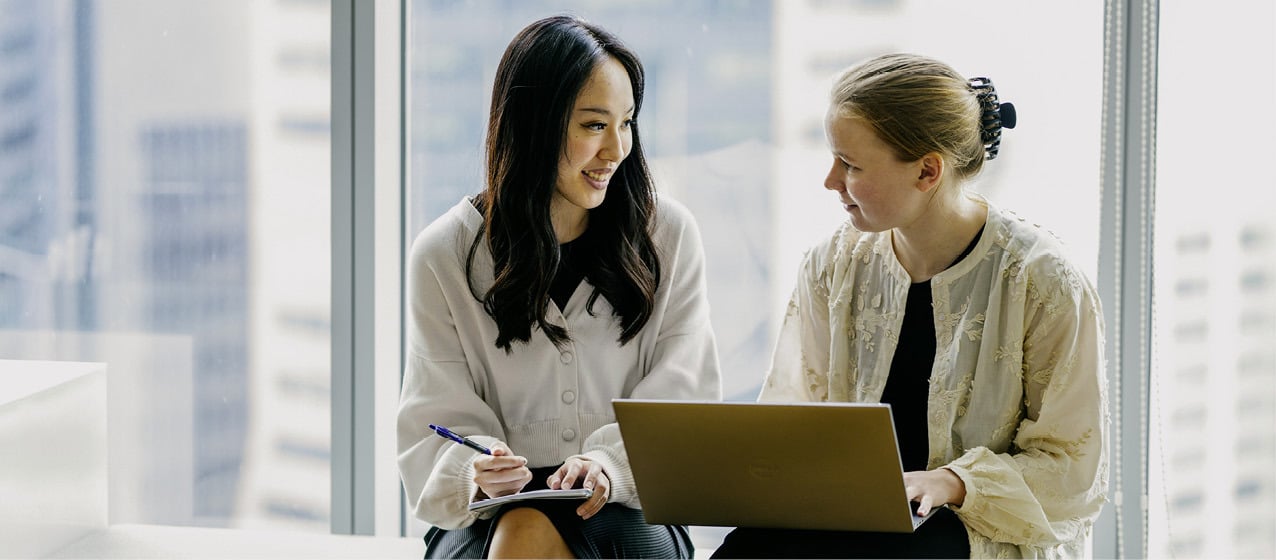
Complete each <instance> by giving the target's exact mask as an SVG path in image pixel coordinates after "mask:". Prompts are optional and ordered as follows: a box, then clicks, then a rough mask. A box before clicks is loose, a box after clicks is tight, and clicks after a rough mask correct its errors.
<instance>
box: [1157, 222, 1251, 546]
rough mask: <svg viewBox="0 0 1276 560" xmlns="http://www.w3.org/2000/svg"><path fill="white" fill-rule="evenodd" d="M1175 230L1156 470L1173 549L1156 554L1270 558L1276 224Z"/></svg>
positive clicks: (1160, 316) (1164, 303)
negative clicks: (1264, 556)
mask: <svg viewBox="0 0 1276 560" xmlns="http://www.w3.org/2000/svg"><path fill="white" fill-rule="evenodd" d="M1174 231H1175V233H1174V235H1173V236H1171V237H1169V240H1170V242H1171V246H1169V247H1167V248H1165V249H1163V250H1161V251H1160V252H1159V253H1158V255H1161V256H1162V260H1161V261H1159V262H1158V263H1157V270H1158V274H1160V275H1162V278H1160V279H1158V283H1160V284H1162V285H1163V288H1162V289H1161V290H1160V291H1158V293H1157V296H1158V297H1159V298H1160V300H1161V303H1160V304H1159V305H1157V310H1158V311H1157V318H1156V323H1157V324H1158V325H1159V326H1160V332H1158V333H1157V344H1158V347H1159V348H1158V350H1157V358H1158V363H1157V364H1156V366H1155V368H1154V374H1153V375H1154V381H1153V383H1154V386H1155V387H1156V390H1155V391H1154V393H1153V398H1154V404H1153V408H1152V410H1153V411H1154V412H1156V413H1159V414H1154V416H1153V419H1152V426H1151V433H1152V436H1153V440H1154V441H1153V446H1154V448H1159V450H1160V452H1159V453H1157V452H1154V453H1153V458H1154V460H1153V461H1152V463H1151V464H1150V467H1149V468H1150V469H1151V471H1152V472H1151V473H1150V474H1151V478H1152V481H1153V484H1154V486H1153V492H1152V496H1153V498H1152V499H1153V502H1152V503H1151V504H1150V507H1151V508H1152V510H1153V514H1154V515H1155V516H1157V517H1159V516H1160V512H1161V511H1162V510H1163V511H1165V513H1166V515H1167V518H1166V519H1165V520H1163V521H1161V520H1159V521H1160V522H1159V523H1154V528H1156V529H1157V530H1163V531H1165V535H1164V536H1163V537H1160V538H1155V539H1153V542H1154V543H1158V542H1159V543H1162V544H1163V545H1164V546H1165V547H1166V550H1151V551H1149V553H1150V555H1151V556H1159V555H1170V556H1175V557H1182V558H1186V557H1200V556H1218V557H1227V558H1253V557H1261V556H1263V555H1265V554H1267V553H1269V552H1270V551H1271V550H1272V549H1273V548H1274V547H1276V532H1274V531H1273V524H1272V523H1273V522H1272V520H1271V515H1270V513H1271V512H1272V511H1273V510H1276V485H1273V484H1272V473H1273V472H1276V382H1274V381H1273V380H1276V347H1273V346H1272V341H1273V340H1276V266H1274V265H1273V263H1276V228H1274V227H1273V226H1272V224H1271V223H1270V221H1267V220H1262V219H1259V218H1257V217H1251V218H1247V219H1240V220H1235V221H1232V220H1216V221H1210V222H1208V223H1202V224H1198V225H1195V226H1189V225H1182V226H1181V227H1176V228H1174ZM1161 523H1164V525H1163V526H1162V525H1161Z"/></svg>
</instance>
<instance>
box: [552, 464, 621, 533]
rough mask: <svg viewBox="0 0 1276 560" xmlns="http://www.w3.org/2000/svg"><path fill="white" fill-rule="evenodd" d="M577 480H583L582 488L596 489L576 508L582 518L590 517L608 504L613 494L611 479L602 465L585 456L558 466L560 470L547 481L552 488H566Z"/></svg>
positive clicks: (577, 513)
mask: <svg viewBox="0 0 1276 560" xmlns="http://www.w3.org/2000/svg"><path fill="white" fill-rule="evenodd" d="M577 480H581V481H582V482H581V485H580V487H581V488H589V489H592V490H593V491H594V495H593V496H591V497H590V498H589V499H588V500H585V501H584V503H582V504H581V505H580V507H578V508H576V515H579V516H580V518H581V519H589V518H590V517H593V516H594V514H596V513H598V510H601V509H603V506H604V505H606V504H607V498H608V497H610V494H611V480H609V479H608V478H607V473H604V472H603V467H602V465H600V464H598V463H595V462H594V461H590V460H589V459H586V458H584V457H572V458H569V459H567V462H565V463H563V466H561V467H558V470H557V471H554V474H552V475H550V476H549V480H547V481H546V482H547V483H548V484H549V487H550V488H551V489H554V490H566V489H569V488H571V487H572V485H574V484H575V483H576V481H577Z"/></svg>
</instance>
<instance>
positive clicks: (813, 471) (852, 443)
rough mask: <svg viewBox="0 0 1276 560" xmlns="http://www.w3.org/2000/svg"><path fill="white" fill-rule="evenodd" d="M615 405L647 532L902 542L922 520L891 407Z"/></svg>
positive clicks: (623, 401) (624, 402)
mask: <svg viewBox="0 0 1276 560" xmlns="http://www.w3.org/2000/svg"><path fill="white" fill-rule="evenodd" d="M612 406H613V408H614V409H615V411H616V419H617V421H618V422H619V425H620V432H621V437H623V438H624V441H625V448H626V450H627V452H628V455H629V463H630V467H631V468H632V469H633V475H634V481H635V483H636V484H637V486H638V494H639V498H640V500H641V502H642V508H643V515H644V516H645V517H646V519H647V522H648V523H654V524H676V525H718V526H733V527H768V528H783V529H822V530H839V531H886V532H903V533H907V532H912V531H913V529H914V528H916V527H917V526H918V525H920V524H921V523H922V522H923V521H925V519H926V518H923V517H918V516H916V515H914V514H913V508H912V507H910V505H909V501H908V499H907V498H906V494H905V493H904V477H903V467H902V464H901V462H900V458H899V449H898V448H897V446H896V442H895V427H894V422H893V420H892V419H891V414H890V406H889V405H886V404H877V403H874V404H865V403H783V404H780V403H738V402H688V401H657V400H636V399H616V400H613V401H612ZM932 514H933V511H932Z"/></svg>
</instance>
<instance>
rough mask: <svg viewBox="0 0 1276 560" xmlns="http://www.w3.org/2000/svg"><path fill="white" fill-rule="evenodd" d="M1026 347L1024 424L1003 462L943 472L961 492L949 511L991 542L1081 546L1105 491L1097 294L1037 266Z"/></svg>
mask: <svg viewBox="0 0 1276 560" xmlns="http://www.w3.org/2000/svg"><path fill="white" fill-rule="evenodd" d="M1036 264H1038V265H1040V266H1037V267H1034V269H1035V270H1033V271H1032V272H1031V273H1030V280H1029V283H1028V287H1027V306H1026V316H1025V324H1024V337H1023V370H1022V371H1023V390H1024V409H1023V410H1024V416H1023V419H1022V420H1021V421H1020V422H1019V424H1018V426H1017V427H1016V430H1017V431H1016V432H1015V436H1014V439H1013V440H1012V443H1011V447H1010V449H1009V450H1008V452H1006V453H994V452H993V451H992V450H990V449H988V448H987V447H975V448H972V449H969V450H967V451H966V453H965V454H963V455H961V456H960V457H958V458H957V459H956V460H955V461H953V462H952V463H950V464H948V465H946V466H947V468H949V469H950V470H952V471H953V472H954V473H956V474H957V475H958V477H960V478H961V479H962V481H963V482H964V483H965V485H966V499H965V502H964V503H963V504H962V506H961V507H957V508H954V510H955V511H956V512H957V513H958V515H959V516H960V517H961V519H962V521H964V522H965V523H966V525H967V526H968V527H970V528H971V529H972V530H974V531H977V532H978V533H980V534H982V535H983V536H985V537H987V538H989V539H991V540H993V541H998V542H1004V543H1010V544H1014V545H1019V546H1021V547H1029V548H1037V549H1040V548H1049V547H1052V546H1055V545H1058V544H1061V543H1068V542H1076V541H1079V540H1081V539H1084V537H1085V535H1086V534H1088V532H1089V530H1090V526H1091V525H1092V524H1093V522H1094V520H1095V518H1096V517H1097V516H1098V514H1099V510H1100V508H1101V507H1102V505H1103V502H1104V500H1105V494H1106V491H1107V469H1108V463H1107V439H1108V434H1107V417H1106V410H1107V405H1106V395H1105V387H1104V384H1105V378H1104V373H1103V323H1102V316H1101V314H1100V311H1099V301H1098V297H1097V295H1096V294H1095V291H1094V288H1093V287H1092V286H1091V285H1090V284H1089V283H1088V282H1087V281H1086V280H1085V279H1084V278H1083V277H1082V276H1081V275H1080V273H1078V272H1077V271H1075V269H1073V268H1071V267H1070V266H1069V265H1067V264H1066V263H1063V262H1061V261H1058V260H1054V261H1045V262H1039V263H1036Z"/></svg>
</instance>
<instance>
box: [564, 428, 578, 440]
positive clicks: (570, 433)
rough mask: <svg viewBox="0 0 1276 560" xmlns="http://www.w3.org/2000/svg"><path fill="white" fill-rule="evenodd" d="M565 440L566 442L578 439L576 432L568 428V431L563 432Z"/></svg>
mask: <svg viewBox="0 0 1276 560" xmlns="http://www.w3.org/2000/svg"><path fill="white" fill-rule="evenodd" d="M563 439H564V440H566V441H571V440H574V439H576V430H573V429H571V428H567V429H566V430H563Z"/></svg>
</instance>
